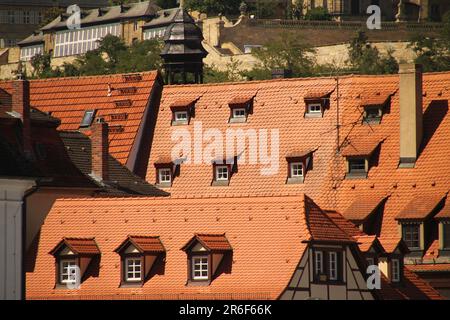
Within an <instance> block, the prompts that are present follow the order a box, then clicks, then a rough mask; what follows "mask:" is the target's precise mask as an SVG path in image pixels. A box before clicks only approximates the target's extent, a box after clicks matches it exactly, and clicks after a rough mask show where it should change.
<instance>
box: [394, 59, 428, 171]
mask: <svg viewBox="0 0 450 320" xmlns="http://www.w3.org/2000/svg"><path fill="white" fill-rule="evenodd" d="M399 74H400V90H399V91H400V165H399V167H400V168H413V167H414V165H415V163H416V160H417V157H418V156H419V149H420V145H421V143H422V136H423V110H422V66H421V65H419V64H401V65H400V71H399Z"/></svg>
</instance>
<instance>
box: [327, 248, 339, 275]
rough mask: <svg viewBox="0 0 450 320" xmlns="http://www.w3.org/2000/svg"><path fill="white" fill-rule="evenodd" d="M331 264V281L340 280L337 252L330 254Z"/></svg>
mask: <svg viewBox="0 0 450 320" xmlns="http://www.w3.org/2000/svg"><path fill="white" fill-rule="evenodd" d="M328 259H329V263H330V266H329V267H330V270H329V271H330V280H337V279H338V270H337V264H338V263H337V253H336V252H329V256H328Z"/></svg>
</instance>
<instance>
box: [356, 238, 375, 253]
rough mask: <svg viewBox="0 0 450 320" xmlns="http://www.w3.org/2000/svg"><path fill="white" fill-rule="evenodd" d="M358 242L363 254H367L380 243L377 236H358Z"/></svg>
mask: <svg viewBox="0 0 450 320" xmlns="http://www.w3.org/2000/svg"><path fill="white" fill-rule="evenodd" d="M355 239H356V241H358V246H359V250H361V251H362V252H367V251H369V250H370V248H372V246H373V244H374V243H375V242H376V241H378V240H377V237H376V236H367V235H364V236H357V237H355Z"/></svg>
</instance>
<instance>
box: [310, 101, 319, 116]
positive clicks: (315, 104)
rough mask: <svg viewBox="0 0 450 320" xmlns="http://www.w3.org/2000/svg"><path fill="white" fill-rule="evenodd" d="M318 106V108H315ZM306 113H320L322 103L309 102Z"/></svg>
mask: <svg viewBox="0 0 450 320" xmlns="http://www.w3.org/2000/svg"><path fill="white" fill-rule="evenodd" d="M316 107H319V109H318V110H316V109H315V108H316ZM308 113H310V114H320V113H322V105H321V104H320V103H309V104H308Z"/></svg>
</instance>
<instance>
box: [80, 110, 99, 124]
mask: <svg viewBox="0 0 450 320" xmlns="http://www.w3.org/2000/svg"><path fill="white" fill-rule="evenodd" d="M95 112H96V110H87V111H86V112H85V113H84V116H83V120H81V124H80V128H88V127H90V126H91V124H92V121H94V116H95Z"/></svg>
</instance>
